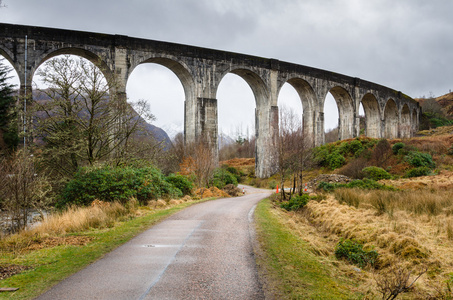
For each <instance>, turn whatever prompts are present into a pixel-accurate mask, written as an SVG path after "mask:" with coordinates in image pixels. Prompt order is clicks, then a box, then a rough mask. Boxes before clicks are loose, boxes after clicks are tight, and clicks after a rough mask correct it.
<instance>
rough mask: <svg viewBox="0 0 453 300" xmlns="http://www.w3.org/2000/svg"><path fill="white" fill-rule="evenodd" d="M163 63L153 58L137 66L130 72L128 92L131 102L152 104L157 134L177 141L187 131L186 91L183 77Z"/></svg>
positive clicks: (151, 108)
mask: <svg viewBox="0 0 453 300" xmlns="http://www.w3.org/2000/svg"><path fill="white" fill-rule="evenodd" d="M161 62H162V61H159V60H150V61H147V63H142V64H140V65H138V66H137V67H135V68H134V70H133V71H132V72H131V73H130V75H129V78H128V81H127V85H126V92H127V95H128V98H129V99H130V100H131V101H133V102H137V101H145V102H146V103H148V104H149V106H150V111H151V113H152V114H153V116H154V117H155V119H154V120H153V125H154V126H156V127H157V128H153V130H155V131H156V134H157V136H159V137H160V139H164V140H165V139H166V136H167V135H168V138H169V139H171V140H174V139H175V138H176V136H177V135H183V134H184V119H185V118H184V114H185V112H184V101H185V99H186V92H185V89H184V85H183V83H182V81H181V79H180V77H179V76H177V74H176V73H175V71H173V70H172V69H170V67H169V64H168V63H165V64H162V63H161ZM178 74H179V73H178ZM162 131H163V132H162Z"/></svg>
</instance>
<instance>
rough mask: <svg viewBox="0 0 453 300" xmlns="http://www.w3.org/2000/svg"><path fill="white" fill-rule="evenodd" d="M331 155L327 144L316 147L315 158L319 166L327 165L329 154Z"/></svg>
mask: <svg viewBox="0 0 453 300" xmlns="http://www.w3.org/2000/svg"><path fill="white" fill-rule="evenodd" d="M328 155H329V149H328V148H327V146H326V145H322V146H319V147H316V148H315V149H314V150H313V160H314V161H315V163H316V164H318V165H319V166H327V165H328V164H327V156H328Z"/></svg>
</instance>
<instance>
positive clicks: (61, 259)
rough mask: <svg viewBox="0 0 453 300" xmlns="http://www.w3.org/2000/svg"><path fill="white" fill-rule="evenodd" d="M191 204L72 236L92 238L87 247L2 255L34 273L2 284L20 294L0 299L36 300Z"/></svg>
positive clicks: (1, 260)
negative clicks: (29, 267) (61, 282)
mask: <svg viewBox="0 0 453 300" xmlns="http://www.w3.org/2000/svg"><path fill="white" fill-rule="evenodd" d="M202 201H204V200H202ZM198 202H200V201H198ZM194 203H197V202H186V203H182V204H179V205H177V206H174V207H171V208H168V209H164V210H158V211H150V212H149V213H148V214H146V215H145V216H141V217H137V218H133V219H130V220H127V221H123V222H118V223H116V224H115V226H114V227H112V228H104V229H92V230H90V231H86V232H80V233H75V234H74V235H85V236H90V237H92V238H94V239H93V241H92V242H90V243H88V244H87V245H86V246H70V245H64V246H57V247H53V248H46V249H41V250H37V251H32V252H28V253H25V254H22V255H19V256H13V255H11V254H8V253H2V254H1V255H0V264H16V265H25V266H31V267H32V268H33V269H30V270H28V271H25V272H23V273H20V274H18V275H15V276H12V277H9V278H7V279H4V280H1V281H0V287H16V288H19V290H18V291H17V292H13V293H0V299H32V298H35V297H37V296H38V295H40V294H42V293H43V292H45V291H46V290H48V289H49V288H50V287H52V286H53V285H55V284H57V283H58V282H60V281H61V280H63V279H64V278H66V277H68V276H70V275H72V274H74V273H75V272H77V271H79V270H81V269H83V268H84V267H86V266H87V265H89V264H91V263H93V262H95V261H96V260H98V259H99V258H101V257H102V256H104V255H105V254H106V253H108V252H110V251H112V250H113V249H115V248H117V247H118V246H120V245H122V244H124V243H126V242H127V241H129V240H130V239H131V238H133V237H135V236H136V235H137V234H139V233H141V232H143V231H145V230H146V229H148V228H150V227H151V226H152V225H154V224H156V223H157V222H159V221H161V220H162V219H164V218H166V217H168V216H170V215H172V214H174V213H176V212H178V211H179V210H181V209H183V208H185V207H187V206H190V205H192V204H194Z"/></svg>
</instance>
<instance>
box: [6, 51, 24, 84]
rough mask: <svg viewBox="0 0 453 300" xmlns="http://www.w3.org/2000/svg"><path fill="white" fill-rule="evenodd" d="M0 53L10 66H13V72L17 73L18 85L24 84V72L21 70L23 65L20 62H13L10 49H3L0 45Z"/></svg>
mask: <svg viewBox="0 0 453 300" xmlns="http://www.w3.org/2000/svg"><path fill="white" fill-rule="evenodd" d="M0 55H1V56H3V57H4V58H5V59H6V60H7V61H8V62H9V63H10V64H11V65H12V66H13V70H14V72H15V74H16V75H17V77H18V78H19V82H20V83H19V84H20V85H23V84H24V75H23V74H24V72H23V70H21V69H23V67H24V66H23V65H21V64H20V63H17V62H16V63H14V60H13V57H14V55H13V53H11V51H9V50H8V49H3V48H1V47H0Z"/></svg>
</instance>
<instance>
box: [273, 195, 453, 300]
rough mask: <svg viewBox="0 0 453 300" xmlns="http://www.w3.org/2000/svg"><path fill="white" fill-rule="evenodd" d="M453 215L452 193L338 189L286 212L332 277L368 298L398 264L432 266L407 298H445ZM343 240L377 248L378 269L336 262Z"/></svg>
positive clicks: (452, 258)
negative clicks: (346, 280)
mask: <svg viewBox="0 0 453 300" xmlns="http://www.w3.org/2000/svg"><path fill="white" fill-rule="evenodd" d="M336 198H337V199H339V200H341V202H342V203H343V204H342V203H340V202H339V200H337V199H336ZM347 203H349V204H347ZM452 211H453V191H452V190H444V191H431V190H421V191H417V192H416V193H414V192H413V191H412V192H408V191H406V192H404V191H403V192H389V191H377V192H376V191H373V192H370V191H362V190H339V191H337V192H336V193H335V196H334V195H329V196H328V197H327V198H326V199H325V200H322V201H320V202H316V201H311V202H309V203H308V204H307V206H306V208H305V210H304V211H303V212H301V213H294V212H287V214H288V218H287V226H288V227H289V228H291V229H292V230H293V231H294V232H295V233H296V234H298V235H299V236H300V237H301V238H302V239H303V240H305V241H306V242H308V243H309V244H310V245H311V247H312V249H313V253H315V254H317V255H319V256H320V259H321V260H322V261H324V263H326V264H330V265H331V266H332V272H333V274H332V276H335V273H336V272H339V273H341V274H342V275H347V276H351V277H353V278H355V279H356V280H357V281H358V282H360V283H361V284H360V287H359V290H360V291H361V292H362V293H364V294H370V293H371V294H373V295H374V296H377V295H378V293H376V291H377V286H376V280H375V278H381V277H380V275H379V274H387V273H389V270H390V269H391V268H394V267H395V266H397V268H399V269H402V270H412V271H414V272H413V275H416V274H415V273H416V272H417V270H418V269H422V268H423V267H424V266H428V272H427V274H425V275H423V276H422V277H421V278H420V279H419V280H418V281H417V283H416V284H415V288H414V289H413V290H412V291H411V292H410V293H409V294H408V295H407V297H408V299H438V298H441V297H446V293H447V290H446V287H447V286H446V281H447V280H451V274H452V273H451V272H452V267H453V251H451V250H452V249H453V214H452ZM280 213H283V212H282V211H280ZM340 238H344V239H355V240H358V241H361V242H363V243H364V244H365V247H366V248H374V249H375V250H377V251H378V253H379V258H378V262H377V265H376V268H377V269H376V270H362V271H361V272H357V271H356V270H355V269H354V268H355V267H354V266H351V265H348V264H347V263H345V262H342V261H337V260H336V259H335V258H334V255H333V254H334V249H335V245H336V244H337V243H338V241H339V240H340ZM384 276H390V275H388V274H387V275H384ZM403 298H404V297H403Z"/></svg>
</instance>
